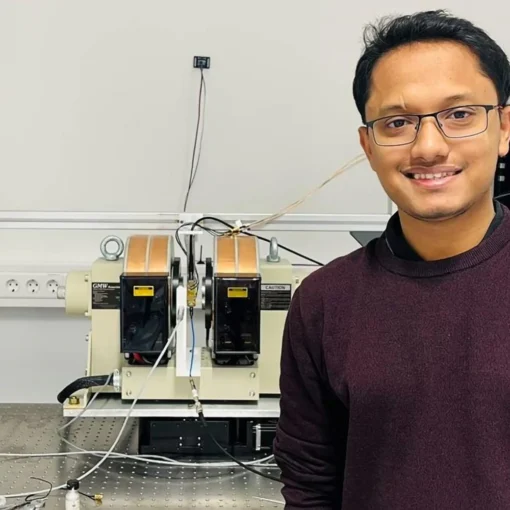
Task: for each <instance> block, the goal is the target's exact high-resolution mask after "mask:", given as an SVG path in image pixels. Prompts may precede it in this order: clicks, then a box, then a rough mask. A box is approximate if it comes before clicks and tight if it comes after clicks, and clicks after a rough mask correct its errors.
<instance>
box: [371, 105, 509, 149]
mask: <svg viewBox="0 0 510 510" xmlns="http://www.w3.org/2000/svg"><path fill="white" fill-rule="evenodd" d="M501 108H502V106H499V105H483V104H480V105H466V106H456V107H455V108H448V109H446V110H441V111H439V112H435V113H426V114H422V115H404V114H403V115H391V116H389V117H381V118H379V119H375V120H371V121H369V122H366V123H365V125H366V126H367V128H372V133H373V135H374V141H375V143H376V144H377V145H381V146H383V147H391V146H396V145H407V144H410V143H413V142H414V141H415V140H416V137H417V136H418V131H419V130H420V126H421V121H422V119H424V118H425V117H434V118H435V119H436V122H437V125H438V126H439V129H440V130H441V132H442V133H443V134H444V135H445V136H446V137H447V138H466V137H469V136H475V135H479V134H480V133H483V132H484V131H485V130H486V129H487V126H488V124H489V112H490V111H491V110H499V109H501Z"/></svg>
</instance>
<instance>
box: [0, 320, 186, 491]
mask: <svg viewBox="0 0 510 510" xmlns="http://www.w3.org/2000/svg"><path fill="white" fill-rule="evenodd" d="M181 321H182V317H181V318H180V319H179V320H178V322H177V324H176V326H175V328H174V330H173V331H172V334H171V335H170V337H169V338H168V341H167V343H166V344H165V346H164V347H163V349H162V351H161V353H160V354H159V356H158V358H157V360H156V362H155V363H154V366H153V367H152V368H151V370H150V371H149V373H148V375H147V377H146V379H145V381H144V383H143V384H142V387H141V389H140V391H139V393H138V395H137V396H136V398H135V399H134V400H133V403H132V404H131V407H130V408H129V411H128V413H127V415H126V417H125V419H124V422H123V424H122V427H121V429H120V432H119V434H118V435H117V438H116V439H115V441H114V442H113V444H112V446H111V447H110V449H109V450H108V451H107V452H106V454H105V455H104V457H103V458H102V459H101V460H100V461H99V462H98V463H97V464H96V465H95V466H93V467H92V468H91V469H89V470H88V471H87V472H86V473H84V474H83V475H81V476H79V477H78V478H77V480H78V481H82V480H84V479H85V478H87V477H88V476H90V475H91V474H92V473H93V472H94V471H96V469H98V468H99V467H100V466H101V465H102V464H103V463H104V462H106V459H108V457H109V456H110V454H111V453H112V452H113V450H114V449H115V447H116V446H117V444H118V442H119V441H120V438H121V437H122V434H123V433H124V430H125V428H126V425H127V423H128V420H129V418H130V417H131V413H132V412H133V409H134V407H135V405H136V403H137V402H138V399H139V398H140V397H141V395H142V393H143V392H144V390H145V387H146V386H147V383H148V381H149V379H150V378H151V377H152V374H153V373H154V370H156V368H157V366H158V365H159V363H160V362H161V359H162V358H163V356H164V355H165V353H166V351H167V350H168V348H169V347H170V345H171V343H172V341H173V338H174V336H175V334H176V333H177V331H178V329H179V328H178V325H179V324H180V322H181ZM66 486H67V485H66V484H64V485H59V486H57V487H53V488H52V489H51V490H50V492H53V491H56V490H59V489H62V488H64V487H66ZM46 492H47V491H38V492H34V493H32V492H27V493H23V494H13V495H4V497H5V498H6V499H11V498H22V497H25V496H27V495H37V494H45V493H46Z"/></svg>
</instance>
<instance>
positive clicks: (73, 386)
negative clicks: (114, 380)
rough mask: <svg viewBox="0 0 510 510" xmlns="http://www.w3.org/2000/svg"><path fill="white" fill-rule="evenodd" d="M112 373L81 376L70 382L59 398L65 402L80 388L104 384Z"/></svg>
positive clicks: (61, 401)
mask: <svg viewBox="0 0 510 510" xmlns="http://www.w3.org/2000/svg"><path fill="white" fill-rule="evenodd" d="M110 377H111V375H94V376H86V377H80V378H79V379H76V381H73V382H72V383H70V384H68V385H67V386H66V387H65V388H64V389H63V390H62V391H61V392H60V393H59V394H58V395H57V400H58V401H59V402H60V403H61V404H63V403H64V402H65V401H66V399H67V398H69V397H70V396H71V395H72V394H73V393H75V392H76V391H78V390H83V389H85V388H93V387H94V386H104V385H105V384H106V383H107V382H108V381H109V380H110Z"/></svg>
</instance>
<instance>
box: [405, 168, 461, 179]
mask: <svg viewBox="0 0 510 510" xmlns="http://www.w3.org/2000/svg"><path fill="white" fill-rule="evenodd" d="M461 172H462V170H455V171H452V172H440V173H432V174H427V173H414V172H408V173H406V174H404V175H405V176H406V177H407V178H408V179H416V180H418V181H428V180H430V181H433V180H436V179H437V180H439V179H445V178H446V177H453V176H454V175H458V174H460V173H461Z"/></svg>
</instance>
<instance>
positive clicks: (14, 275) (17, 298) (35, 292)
mask: <svg viewBox="0 0 510 510" xmlns="http://www.w3.org/2000/svg"><path fill="white" fill-rule="evenodd" d="M66 277H67V274H66V273H65V272H62V273H53V272H52V273H46V272H25V271H23V272H21V271H20V272H16V271H8V272H7V271H5V272H2V271H0V307H1V306H48V307H54V306H62V307H64V306H65V302H64V301H63V300H60V299H58V298H57V292H58V288H59V287H61V286H62V287H63V286H65V283H66ZM57 301H58V303H56V302H57Z"/></svg>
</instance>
